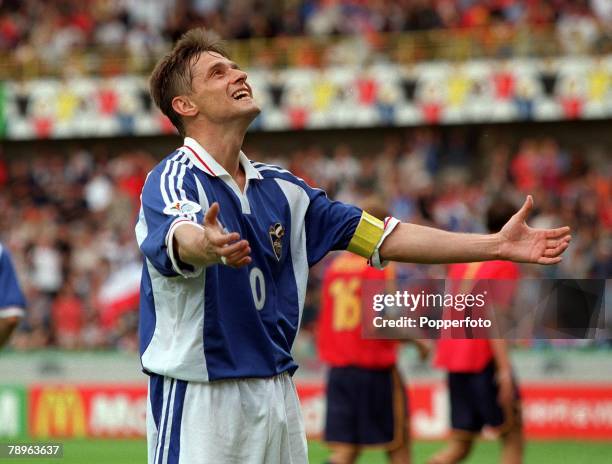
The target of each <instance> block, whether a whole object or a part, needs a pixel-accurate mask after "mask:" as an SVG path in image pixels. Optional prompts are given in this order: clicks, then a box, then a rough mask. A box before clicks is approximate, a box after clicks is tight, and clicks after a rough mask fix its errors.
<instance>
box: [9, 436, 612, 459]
mask: <svg viewBox="0 0 612 464" xmlns="http://www.w3.org/2000/svg"><path fill="white" fill-rule="evenodd" d="M3 442H4V443H6V441H4V440H3ZM23 442H24V443H27V442H29V440H23ZM63 443H64V457H63V458H61V459H45V458H38V459H24V458H21V459H17V460H16V459H14V458H13V459H2V458H0V462H2V463H5V462H6V463H9V462H13V463H17V462H19V463H20V464H139V463H142V464H145V463H146V450H145V442H144V441H141V440H65V441H63ZM441 446H443V443H442V442H416V443H415V446H414V452H413V462H414V464H423V463H425V460H426V458H427V457H428V456H430V455H431V454H433V453H434V452H435V451H436V450H438V449H440V447H441ZM498 450H499V449H498V445H497V443H494V442H480V443H479V444H478V445H477V446H476V448H475V450H474V453H473V455H472V457H471V458H470V459H469V460H467V461H465V462H466V464H491V463H496V462H498V452H499V451H498ZM309 455H310V463H311V464H322V463H323V462H325V457H326V456H327V451H326V449H325V446H324V445H322V444H321V443H319V442H316V441H312V442H310V443H309ZM385 462H386V460H385V457H384V454H383V453H381V452H375V451H368V452H367V453H364V454H363V455H362V457H361V459H360V461H359V463H360V464H383V463H385ZM611 462H612V443H609V442H579V441H542V442H529V443H528V444H527V449H526V456H525V463H526V464H547V463H555V464H609V463H611ZM220 464H221V463H220Z"/></svg>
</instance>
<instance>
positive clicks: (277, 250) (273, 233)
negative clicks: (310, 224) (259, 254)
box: [268, 222, 285, 261]
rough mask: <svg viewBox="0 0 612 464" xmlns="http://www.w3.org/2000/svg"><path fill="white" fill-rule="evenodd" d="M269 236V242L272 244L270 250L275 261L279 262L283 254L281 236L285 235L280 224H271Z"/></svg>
mask: <svg viewBox="0 0 612 464" xmlns="http://www.w3.org/2000/svg"><path fill="white" fill-rule="evenodd" d="M268 233H269V234H270V241H271V242H272V250H273V251H274V255H275V256H276V259H278V260H279V261H280V259H281V256H282V254H283V241H282V238H283V235H285V228H284V227H283V225H282V224H281V223H280V222H277V223H276V224H272V225H271V226H270V229H269V230H268Z"/></svg>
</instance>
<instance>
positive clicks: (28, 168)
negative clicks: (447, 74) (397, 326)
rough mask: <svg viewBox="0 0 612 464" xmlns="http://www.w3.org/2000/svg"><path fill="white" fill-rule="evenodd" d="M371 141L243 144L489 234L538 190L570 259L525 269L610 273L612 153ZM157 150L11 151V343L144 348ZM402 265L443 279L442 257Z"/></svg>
mask: <svg viewBox="0 0 612 464" xmlns="http://www.w3.org/2000/svg"><path fill="white" fill-rule="evenodd" d="M502 133H503V131H502ZM370 136H372V137H375V138H377V139H378V142H377V145H378V148H377V149H375V150H372V151H371V152H367V153H363V147H361V148H360V147H359V146H358V143H357V142H355V140H353V139H352V137H351V136H350V134H349V133H345V134H341V133H339V134H338V135H337V136H335V138H334V141H332V142H331V143H329V141H328V142H327V143H313V144H305V145H304V146H303V147H294V148H293V149H292V150H289V151H285V150H283V149H275V148H274V143H272V144H270V139H269V138H268V139H266V140H267V141H268V142H267V143H266V144H265V148H263V147H262V144H261V143H258V142H257V139H253V141H252V143H249V147H248V149H247V150H246V152H247V154H248V155H249V156H250V158H252V159H254V160H259V161H264V162H269V163H272V164H277V165H282V166H284V167H287V168H289V169H290V170H292V171H293V172H294V173H296V174H297V175H299V176H300V177H303V178H304V179H305V180H306V181H308V182H309V183H310V184H311V185H313V186H317V187H321V188H323V189H325V190H326V191H327V192H328V194H329V196H330V197H332V198H334V199H338V200H342V201H346V202H352V203H358V202H359V201H360V199H362V198H364V197H366V196H368V195H370V194H371V193H373V192H376V193H379V194H381V195H383V196H384V198H386V199H387V201H388V204H389V207H390V209H391V212H392V214H393V215H395V216H396V217H398V218H400V219H402V220H405V221H411V222H417V223H421V224H428V225H434V226H437V227H442V228H445V229H449V230H455V231H468V232H483V231H485V227H484V224H483V214H484V211H485V210H486V208H487V206H488V202H489V201H492V199H494V198H496V197H497V196H503V197H504V198H507V199H511V200H513V201H514V202H515V203H516V204H517V206H518V205H520V204H521V202H522V201H523V200H524V196H525V194H527V193H531V194H533V195H534V197H535V199H536V209H535V214H534V216H533V218H532V220H531V223H532V224H533V225H534V226H537V227H540V226H541V227H554V226H557V225H562V224H568V225H570V226H572V228H573V229H574V233H573V237H574V239H573V243H572V247H571V248H570V249H569V250H568V253H567V254H566V256H565V259H564V261H563V262H562V264H560V265H558V266H554V267H547V268H542V267H526V268H525V269H524V272H525V274H524V275H525V276H526V277H572V278H611V277H612V201H611V200H610V199H611V198H612V191H611V189H612V173H611V172H610V163H609V159H610V157H612V153H611V152H610V151H609V149H608V151H605V149H604V150H603V151H602V149H601V147H595V146H593V145H588V144H583V145H577V146H575V145H571V146H564V145H563V144H561V143H559V142H558V140H556V138H555V137H549V136H539V137H534V138H532V137H528V136H526V137H523V138H519V140H518V141H506V140H504V138H503V137H490V136H491V133H490V132H489V131H486V130H485V131H476V132H474V131H473V130H468V129H465V128H453V129H450V130H448V129H447V130H443V129H428V128H419V129H396V130H392V131H386V132H385V133H384V134H383V133H379V132H377V131H375V130H374V131H372V133H371V134H370ZM491 139H493V140H491ZM54 147H55V148H54ZM160 155H161V153H156V154H155V155H154V154H153V153H151V152H149V151H147V150H146V149H142V148H136V149H135V148H132V147H126V148H123V149H121V150H118V151H117V150H111V149H110V148H109V146H108V145H106V144H102V143H97V144H96V143H89V144H83V145H82V146H75V145H74V144H72V145H69V144H61V145H57V144H55V145H49V148H47V149H45V152H44V153H40V152H37V153H36V156H34V157H32V158H27V157H18V158H7V157H5V158H4V159H3V161H2V163H1V164H0V209H1V210H2V211H3V214H2V215H1V217H0V231H1V233H0V240H1V241H2V242H4V243H5V244H6V245H7V246H8V248H9V249H10V250H11V252H12V253H13V256H14V260H15V262H16V265H17V268H18V272H19V274H20V276H21V278H22V284H23V286H24V289H25V291H26V294H27V298H28V301H29V310H28V315H27V318H26V319H25V321H24V322H23V324H22V325H21V327H20V328H19V330H18V332H17V333H16V334H15V336H14V338H13V340H12V345H13V346H14V347H15V348H17V349H36V348H41V347H48V346H57V347H61V348H68V349H71V348H87V349H91V348H118V349H122V350H128V351H135V350H136V349H137V320H138V313H137V307H138V278H139V276H140V265H141V256H140V254H139V250H138V248H137V245H136V243H135V240H134V224H135V218H136V215H137V208H138V205H139V195H140V190H141V188H142V185H143V183H144V180H145V176H146V174H147V172H148V171H149V170H150V169H151V168H152V166H154V164H155V163H156V162H157V160H156V157H158V156H160ZM324 267H325V263H321V265H318V266H317V267H316V268H314V270H313V274H312V276H313V278H312V279H311V282H310V286H309V291H308V295H307V302H306V309H305V312H304V324H305V326H306V327H307V328H308V326H309V325H311V324H312V323H313V321H314V320H315V319H316V315H317V312H318V293H319V280H320V277H321V272H322V270H323V269H324ZM404 271H405V272H407V273H408V274H409V275H412V276H416V277H421V276H428V277H435V278H443V277H444V268H443V267H442V266H414V265H413V266H406V267H405V269H404Z"/></svg>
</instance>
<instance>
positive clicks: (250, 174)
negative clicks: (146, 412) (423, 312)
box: [136, 137, 382, 381]
mask: <svg viewBox="0 0 612 464" xmlns="http://www.w3.org/2000/svg"><path fill="white" fill-rule="evenodd" d="M240 163H241V165H242V167H243V168H244V171H245V173H246V186H245V190H244V192H241V191H240V189H239V188H238V186H237V184H236V183H235V182H234V180H233V179H232V177H231V176H230V175H229V174H228V173H227V172H226V171H225V169H224V168H223V167H222V166H221V165H219V164H218V163H217V162H216V161H215V159H214V158H213V157H212V156H211V155H210V154H208V153H207V152H206V151H205V150H204V149H203V148H202V147H201V146H200V145H199V144H198V143H197V142H196V141H195V140H193V139H191V138H189V137H187V138H186V139H185V144H184V146H182V147H181V148H179V149H178V150H176V151H175V152H174V153H172V154H171V155H169V156H168V157H166V158H165V159H164V160H163V161H162V162H161V163H160V164H159V165H157V167H155V169H153V171H151V173H149V175H148V177H147V181H146V183H145V186H144V188H143V191H142V196H141V201H142V206H141V210H140V214H139V218H138V223H137V225H136V236H137V240H138V244H139V246H140V249H141V250H142V253H143V254H144V258H145V259H144V266H143V272H142V282H141V298H140V353H141V360H142V365H143V367H144V369H145V370H146V371H150V372H154V373H157V374H160V375H165V376H169V377H173V378H177V379H181V380H188V381H213V380H219V379H226V378H244V377H269V376H273V375H277V374H279V373H282V372H285V371H289V372H291V373H293V371H295V369H296V368H297V365H296V363H295V362H294V360H293V358H292V356H291V346H292V344H293V341H294V339H295V336H296V333H297V330H298V327H299V325H300V318H301V315H302V309H303V307H304V296H305V292H306V282H307V278H308V269H309V267H310V266H312V265H314V264H315V263H317V262H318V261H319V260H320V259H321V258H323V256H325V254H326V253H328V252H329V251H330V250H341V249H346V248H347V246H348V245H349V242H351V239H352V238H353V235H354V233H355V230H356V229H357V227H358V224H360V220H361V217H362V211H361V210H360V209H359V208H356V207H354V206H349V205H345V204H342V203H339V202H334V201H331V200H329V199H328V198H327V196H326V195H325V193H324V192H323V191H322V190H319V189H314V188H311V187H309V186H308V185H307V184H306V183H305V182H304V181H303V180H301V179H299V178H297V177H296V176H294V175H293V174H291V173H290V172H288V171H286V170H284V169H281V168H279V167H276V166H270V165H266V164H261V163H255V162H251V161H249V160H248V159H247V158H246V156H245V155H244V154H243V153H241V154H240ZM214 202H218V203H219V206H220V213H219V220H220V222H221V223H222V225H223V227H225V228H226V229H227V230H228V231H231V232H233V231H236V232H238V233H239V234H240V236H241V237H242V238H244V239H247V240H248V241H249V243H250V246H251V257H252V262H251V264H249V265H248V266H245V267H242V268H240V269H234V268H230V267H227V266H222V265H212V266H209V267H207V268H205V269H194V268H190V267H189V266H186V265H185V264H183V263H179V262H178V260H177V257H175V256H174V252H173V250H172V246H171V244H172V236H173V234H174V230H175V228H176V227H177V226H178V225H179V224H181V223H187V224H190V225H193V226H194V227H199V225H198V224H201V222H202V219H203V216H204V214H205V212H206V210H207V208H208V207H209V205H211V204H213V203H214ZM381 224H382V223H381ZM360 227H361V226H360ZM381 230H382V229H381ZM381 234H382V232H381ZM374 243H375V242H374Z"/></svg>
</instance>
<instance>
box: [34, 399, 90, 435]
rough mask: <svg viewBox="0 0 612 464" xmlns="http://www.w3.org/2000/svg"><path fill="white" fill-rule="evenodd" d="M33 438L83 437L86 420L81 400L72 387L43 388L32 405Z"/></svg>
mask: <svg viewBox="0 0 612 464" xmlns="http://www.w3.org/2000/svg"><path fill="white" fill-rule="evenodd" d="M32 412H33V414H32V419H33V421H34V423H33V424H32V433H33V435H34V436H35V437H84V436H85V435H86V418H85V406H84V404H83V398H82V396H81V394H80V393H79V391H78V390H77V389H76V388H74V387H49V388H43V389H41V391H40V394H39V395H38V401H36V402H35V403H34V405H33V411H32Z"/></svg>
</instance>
